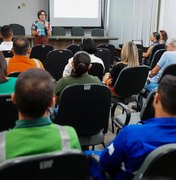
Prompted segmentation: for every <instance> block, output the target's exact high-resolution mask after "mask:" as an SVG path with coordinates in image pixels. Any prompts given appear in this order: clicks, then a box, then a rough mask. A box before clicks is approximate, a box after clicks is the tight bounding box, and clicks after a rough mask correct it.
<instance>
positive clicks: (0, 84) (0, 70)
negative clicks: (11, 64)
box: [0, 51, 17, 94]
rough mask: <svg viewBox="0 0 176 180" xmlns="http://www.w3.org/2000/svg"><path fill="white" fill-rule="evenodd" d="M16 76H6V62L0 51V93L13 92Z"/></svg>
mask: <svg viewBox="0 0 176 180" xmlns="http://www.w3.org/2000/svg"><path fill="white" fill-rule="evenodd" d="M16 80H17V78H15V77H7V63H6V60H5V58H4V55H3V54H2V52H1V51H0V94H11V93H13V92H14V89H15V83H16Z"/></svg>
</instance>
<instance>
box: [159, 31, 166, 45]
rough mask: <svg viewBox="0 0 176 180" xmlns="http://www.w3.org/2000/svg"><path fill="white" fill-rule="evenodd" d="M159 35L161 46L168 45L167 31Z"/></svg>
mask: <svg viewBox="0 0 176 180" xmlns="http://www.w3.org/2000/svg"><path fill="white" fill-rule="evenodd" d="M159 34H160V44H166V42H167V39H168V35H167V32H166V31H165V30H160V31H159Z"/></svg>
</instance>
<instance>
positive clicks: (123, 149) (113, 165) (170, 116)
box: [85, 75, 176, 180]
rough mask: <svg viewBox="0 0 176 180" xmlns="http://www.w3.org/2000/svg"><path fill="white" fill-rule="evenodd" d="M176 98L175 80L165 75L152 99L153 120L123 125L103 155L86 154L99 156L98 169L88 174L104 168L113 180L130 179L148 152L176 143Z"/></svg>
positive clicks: (98, 153) (87, 152)
mask: <svg viewBox="0 0 176 180" xmlns="http://www.w3.org/2000/svg"><path fill="white" fill-rule="evenodd" d="M175 97H176V77H175V76H171V75H166V76H165V77H164V78H163V79H162V80H161V83H160V84H159V87H158V91H157V93H156V95H155V96H154V101H153V107H154V110H155V117H154V118H151V119H148V120H147V121H146V120H145V121H140V122H139V123H138V124H133V125H128V126H125V127H124V128H123V129H122V130H121V131H120V132H119V133H118V134H117V135H116V137H115V138H114V139H113V140H112V142H110V144H109V145H108V146H107V147H106V148H105V149H104V150H103V151H102V152H100V151H86V152H85V153H86V154H88V155H89V154H91V153H94V154H97V155H99V156H100V161H99V166H98V167H96V166H94V167H93V165H94V163H93V164H91V166H90V172H91V174H95V172H96V170H98V169H104V170H106V171H107V172H109V173H110V175H112V176H113V179H128V180H130V179H132V178H133V176H134V174H135V173H136V171H137V170H138V169H139V167H140V165H141V164H142V162H143V161H144V159H145V157H146V156H147V155H148V154H149V153H150V152H151V151H153V150H154V149H156V148H157V147H159V146H161V145H164V144H168V143H176V136H175V134H176V108H175V107H176V99H175ZM91 170H92V171H91Z"/></svg>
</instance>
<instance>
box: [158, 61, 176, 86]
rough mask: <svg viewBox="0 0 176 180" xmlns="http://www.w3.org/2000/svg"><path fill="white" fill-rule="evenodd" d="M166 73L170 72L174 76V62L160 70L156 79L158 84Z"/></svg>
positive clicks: (175, 66) (175, 71)
mask: <svg viewBox="0 0 176 180" xmlns="http://www.w3.org/2000/svg"><path fill="white" fill-rule="evenodd" d="M166 74H170V75H173V76H176V64H171V65H168V66H167V67H166V68H165V69H164V71H163V72H162V74H161V76H160V78H159V79H158V84H159V83H160V81H161V79H162V78H163V77H164V76H165V75H166Z"/></svg>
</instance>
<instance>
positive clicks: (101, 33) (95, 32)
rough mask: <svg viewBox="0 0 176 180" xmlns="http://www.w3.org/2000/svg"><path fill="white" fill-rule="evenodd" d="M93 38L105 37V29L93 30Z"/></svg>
mask: <svg viewBox="0 0 176 180" xmlns="http://www.w3.org/2000/svg"><path fill="white" fill-rule="evenodd" d="M91 36H101V37H102V36H104V29H103V28H93V29H91Z"/></svg>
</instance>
